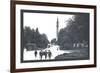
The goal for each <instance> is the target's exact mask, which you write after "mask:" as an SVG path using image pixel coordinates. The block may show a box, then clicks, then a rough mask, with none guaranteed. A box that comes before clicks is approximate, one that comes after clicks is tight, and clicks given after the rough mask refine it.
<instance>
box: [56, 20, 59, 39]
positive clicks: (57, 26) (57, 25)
mask: <svg viewBox="0 0 100 73" xmlns="http://www.w3.org/2000/svg"><path fill="white" fill-rule="evenodd" d="M58 33H59V20H58V18H57V24H56V34H57V39H56V41H58Z"/></svg>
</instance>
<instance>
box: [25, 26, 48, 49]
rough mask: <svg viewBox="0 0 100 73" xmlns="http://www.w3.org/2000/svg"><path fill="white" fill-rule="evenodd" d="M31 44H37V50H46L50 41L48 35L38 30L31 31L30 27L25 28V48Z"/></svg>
mask: <svg viewBox="0 0 100 73" xmlns="http://www.w3.org/2000/svg"><path fill="white" fill-rule="evenodd" d="M29 43H32V44H35V45H36V47H37V48H41V49H44V48H46V47H47V45H48V43H49V41H48V38H47V36H46V34H40V32H39V30H38V28H36V30H35V29H31V28H30V27H25V28H24V45H23V46H24V47H26V45H27V44H29ZM37 48H36V49H37Z"/></svg>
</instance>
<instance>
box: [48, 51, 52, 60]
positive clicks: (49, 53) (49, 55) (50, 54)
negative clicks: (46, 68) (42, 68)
mask: <svg viewBox="0 0 100 73" xmlns="http://www.w3.org/2000/svg"><path fill="white" fill-rule="evenodd" d="M51 56H52V53H51V51H50V50H49V51H48V57H49V59H51Z"/></svg>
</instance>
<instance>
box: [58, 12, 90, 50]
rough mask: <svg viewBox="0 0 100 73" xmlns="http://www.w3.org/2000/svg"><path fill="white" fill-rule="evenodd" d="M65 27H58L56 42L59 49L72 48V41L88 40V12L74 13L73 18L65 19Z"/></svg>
mask: <svg viewBox="0 0 100 73" xmlns="http://www.w3.org/2000/svg"><path fill="white" fill-rule="evenodd" d="M67 22H68V24H67V25H66V27H65V28H63V29H60V32H59V35H58V44H59V45H60V47H61V49H69V48H73V43H75V42H82V41H83V40H85V41H89V14H88V13H82V14H76V15H74V17H73V19H69V20H67Z"/></svg>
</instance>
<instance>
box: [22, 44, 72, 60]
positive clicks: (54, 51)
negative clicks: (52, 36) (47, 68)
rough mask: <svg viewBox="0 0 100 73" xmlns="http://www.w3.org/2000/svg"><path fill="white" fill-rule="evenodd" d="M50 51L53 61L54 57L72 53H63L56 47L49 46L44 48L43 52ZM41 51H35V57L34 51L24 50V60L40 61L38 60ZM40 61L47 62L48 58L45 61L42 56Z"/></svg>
mask: <svg viewBox="0 0 100 73" xmlns="http://www.w3.org/2000/svg"><path fill="white" fill-rule="evenodd" d="M48 50H50V51H51V53H52V55H51V59H55V57H56V56H58V55H61V54H64V53H71V52H72V51H65V50H64V51H63V50H60V49H59V46H58V45H51V47H50V48H46V49H44V50H43V51H48ZM40 51H41V50H37V56H35V54H34V52H35V51H26V49H25V50H24V60H41V58H40V55H39V53H40ZM42 60H49V57H48V56H47V58H46V59H45V56H43V58H42Z"/></svg>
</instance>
